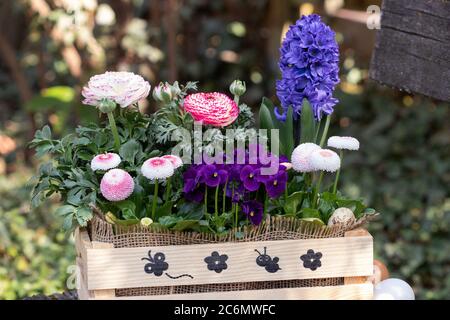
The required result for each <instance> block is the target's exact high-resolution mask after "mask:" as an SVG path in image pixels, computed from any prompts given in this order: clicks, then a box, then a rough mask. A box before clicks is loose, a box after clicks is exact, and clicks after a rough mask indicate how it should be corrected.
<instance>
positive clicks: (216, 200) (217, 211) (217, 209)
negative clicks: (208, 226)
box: [214, 185, 220, 217]
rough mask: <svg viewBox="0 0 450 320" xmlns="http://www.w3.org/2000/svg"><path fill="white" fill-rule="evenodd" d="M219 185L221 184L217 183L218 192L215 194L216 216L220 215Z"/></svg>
mask: <svg viewBox="0 0 450 320" xmlns="http://www.w3.org/2000/svg"><path fill="white" fill-rule="evenodd" d="M219 186H220V185H217V187H216V194H215V196H214V215H215V216H216V217H218V216H219Z"/></svg>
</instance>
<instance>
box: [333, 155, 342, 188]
mask: <svg viewBox="0 0 450 320" xmlns="http://www.w3.org/2000/svg"><path fill="white" fill-rule="evenodd" d="M339 155H340V156H341V166H342V161H343V159H344V151H342V150H341V151H340V152H339ZM340 174H341V168H339V170H338V171H337V172H336V178H335V179H334V185H333V194H336V191H337V186H338V181H339V176H340Z"/></svg>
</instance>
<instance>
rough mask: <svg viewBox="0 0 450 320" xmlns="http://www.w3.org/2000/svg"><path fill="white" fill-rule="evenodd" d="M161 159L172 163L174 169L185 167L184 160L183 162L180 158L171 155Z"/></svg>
mask: <svg viewBox="0 0 450 320" xmlns="http://www.w3.org/2000/svg"><path fill="white" fill-rule="evenodd" d="M161 158H163V159H166V160H169V161H170V163H172V166H173V168H174V169H178V168H179V167H181V166H182V165H183V160H181V158H180V157H178V156H174V155H171V154H169V155H165V156H162V157H161Z"/></svg>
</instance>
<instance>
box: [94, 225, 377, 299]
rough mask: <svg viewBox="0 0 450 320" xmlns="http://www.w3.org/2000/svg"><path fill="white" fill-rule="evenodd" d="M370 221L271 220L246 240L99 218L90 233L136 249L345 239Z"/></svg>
mask: <svg viewBox="0 0 450 320" xmlns="http://www.w3.org/2000/svg"><path fill="white" fill-rule="evenodd" d="M367 221H368V218H366V217H363V218H361V219H359V220H358V221H357V222H355V223H354V224H351V225H337V226H334V227H331V228H330V227H325V226H318V225H316V224H312V223H308V222H304V221H301V220H299V219H295V218H286V217H268V218H267V219H266V220H265V221H263V223H261V225H259V226H258V227H249V228H246V229H245V230H243V231H244V237H243V238H237V237H236V233H235V232H234V231H233V232H229V233H228V234H227V235H226V236H222V237H219V236H217V235H213V234H206V233H196V232H173V231H167V230H151V229H148V228H145V227H142V226H140V225H135V226H131V227H121V226H117V225H111V224H109V223H108V222H106V221H104V220H102V219H100V218H98V217H96V218H94V219H93V220H92V221H91V223H90V227H89V232H90V236H91V239H92V240H93V241H100V242H108V243H112V244H114V247H115V248H133V247H155V246H172V245H189V244H207V243H218V242H250V241H270V240H296V239H318V238H338V237H343V236H344V234H345V232H346V231H349V230H352V229H355V228H357V227H359V226H362V225H363V224H365V223H366V222H367ZM343 282H344V279H343V278H327V279H307V280H283V281H261V282H240V283H226V284H204V285H189V286H188V285H183V286H167V287H144V288H127V289H116V296H148V295H169V294H183V293H201V292H224V291H242V290H269V289H275V288H299V287H317V286H338V285H342V284H343Z"/></svg>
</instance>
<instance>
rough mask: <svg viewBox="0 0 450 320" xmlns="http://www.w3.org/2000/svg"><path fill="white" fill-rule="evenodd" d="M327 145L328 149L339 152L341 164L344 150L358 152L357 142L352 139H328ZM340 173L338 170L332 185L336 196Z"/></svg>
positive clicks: (335, 137)
mask: <svg viewBox="0 0 450 320" xmlns="http://www.w3.org/2000/svg"><path fill="white" fill-rule="evenodd" d="M327 145H328V146H329V147H332V148H335V149H338V150H339V156H340V158H341V162H342V161H343V159H344V150H359V141H358V139H356V138H353V137H337V136H334V137H330V138H329V139H328V143H327ZM340 173H341V169H340V168H339V170H338V172H337V173H336V178H335V180H334V185H333V193H334V194H336V191H337V185H338V181H339V176H340Z"/></svg>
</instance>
